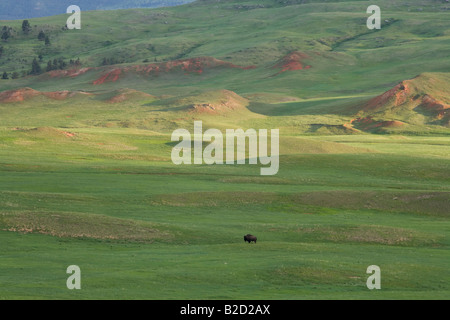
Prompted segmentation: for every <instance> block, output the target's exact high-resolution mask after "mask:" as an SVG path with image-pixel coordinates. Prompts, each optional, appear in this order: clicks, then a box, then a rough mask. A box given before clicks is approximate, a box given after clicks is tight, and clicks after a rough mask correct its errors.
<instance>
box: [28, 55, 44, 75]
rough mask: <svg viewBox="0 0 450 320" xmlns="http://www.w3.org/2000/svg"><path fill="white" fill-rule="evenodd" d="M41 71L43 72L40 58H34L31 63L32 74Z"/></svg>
mask: <svg viewBox="0 0 450 320" xmlns="http://www.w3.org/2000/svg"><path fill="white" fill-rule="evenodd" d="M41 73H42V68H41V65H40V64H39V62H38V60H37V59H36V58H34V59H33V62H32V64H31V72H30V74H33V75H38V74H41Z"/></svg>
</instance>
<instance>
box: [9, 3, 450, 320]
mask: <svg viewBox="0 0 450 320" xmlns="http://www.w3.org/2000/svg"><path fill="white" fill-rule="evenodd" d="M40 2H41V3H43V2H44V1H40ZM91 2H92V4H90V5H92V6H94V4H95V5H99V6H100V5H102V7H99V8H103V9H106V8H110V7H111V8H115V7H116V6H119V5H123V4H124V2H123V1H119V0H111V1H108V3H106V1H95V2H94V1H91ZM20 3H26V4H30V3H35V2H29V1H27V2H19V1H17V2H11V1H7V3H2V4H1V5H2V6H9V8H14V7H15V6H16V5H17V4H20ZM52 3H55V1H47V2H45V4H52ZM84 3H86V2H85V1H79V4H82V5H81V6H82V10H83V12H82V28H81V30H68V29H67V28H65V23H66V19H67V17H68V15H66V14H63V12H61V14H59V15H55V16H48V17H41V18H32V19H30V29H29V30H27V31H26V32H25V31H23V30H22V19H23V18H21V19H20V20H2V21H0V32H1V34H2V35H3V39H2V40H1V43H0V75H1V76H2V77H3V78H4V79H0V243H1V246H0V257H1V263H0V299H77V298H80V299H124V298H126V299H145V300H150V299H155V300H161V299H181V300H182V299H187V300H190V301H192V300H202V299H218V300H224V299H230V300H235V299H244V300H245V299H249V297H250V298H251V299H256V300H270V299H280V300H294V299H405V300H406V299H443V300H445V299H448V297H449V293H450V283H449V282H448V281H446V279H449V278H450V270H449V268H448V257H449V249H450V234H449V230H450V224H449V219H448V218H449V210H448V203H449V199H450V185H449V181H450V176H449V174H450V170H449V161H450V141H449V135H450V128H449V122H448V121H449V113H448V110H449V108H448V107H449V104H450V99H449V97H450V91H449V88H450V86H449V82H450V60H449V55H448V53H449V49H450V19H449V12H450V10H449V9H450V4H448V3H447V2H446V1H443V0H429V1H424V0H411V1H406V0H389V1H388V0H379V1H377V5H379V6H380V7H381V10H382V21H381V22H382V28H381V29H380V30H369V29H368V28H367V27H366V20H367V18H368V14H367V13H366V10H367V7H368V6H369V5H371V4H373V2H370V1H358V0H353V1H346V0H328V1H326V0H258V1H257V0H245V1H238V0H220V1H218V0H198V1H195V2H192V3H188V4H185V5H182V6H175V7H166V8H157V9H149V8H143V9H124V10H111V11H101V10H97V11H85V7H84ZM146 3H148V1H146V0H142V1H128V2H127V4H128V5H132V4H139V5H145V4H146ZM170 3H173V2H172V1H171V2H170ZM63 4H64V6H65V2H64V1H60V2H58V5H60V6H62V5H63ZM42 6H43V7H42V8H43V10H47V9H48V8H47V9H46V8H45V5H44V4H42ZM106 6H108V7H106ZM32 7H33V6H31V5H30V6H29V8H28V9H31V8H32ZM0 8H1V7H0ZM55 8H59V7H57V6H55ZM93 9H95V8H93ZM10 10H14V12H12V13H11V12H8V14H14V15H16V16H20V17H22V16H23V14H24V13H23V12H26V11H23V12H21V11H20V10H18V9H10ZM59 10H60V9H58V11H59ZM36 12H37V13H39V11H36ZM46 38H47V41H46V40H45V39H46ZM199 120H201V121H202V128H203V129H204V130H207V129H213V128H214V129H218V130H220V131H221V132H225V131H224V130H226V129H232V128H234V129H237V128H242V129H244V130H245V129H255V130H261V129H268V130H269V129H279V134H280V136H279V153H280V154H279V159H278V157H277V160H279V163H278V162H277V163H278V164H279V168H278V169H279V170H278V171H277V173H276V175H274V176H261V174H260V173H261V168H262V167H264V166H265V164H264V163H263V161H261V160H262V159H261V158H259V160H260V161H259V163H257V164H251V165H250V161H246V163H245V164H239V163H233V164H223V165H220V164H213V165H207V164H206V163H202V164H200V163H198V164H197V163H194V164H192V165H188V164H181V165H175V164H174V163H173V162H172V159H171V155H172V152H173V150H174V146H175V145H177V142H176V141H172V133H173V132H174V130H176V129H180V128H184V129H186V130H188V131H189V133H191V132H192V130H193V129H194V128H193V125H194V122H195V121H199ZM218 136H219V135H218ZM194 139H195V138H194ZM215 139H216V138H215ZM217 139H220V138H217ZM249 140H250V139H249ZM192 144H194V145H195V143H192ZM270 144H271V146H272V145H273V144H272V140H271V141H270ZM197 145H199V144H197ZM261 145H262V144H261V143H259V148H258V149H260V150H259V151H260V153H259V155H261V149H262V148H261ZM253 146H255V145H253ZM214 152H217V151H214ZM211 153H212V152H211ZM247 154H249V153H247ZM195 156H196V155H195V152H194V157H195ZM271 156H273V154H271ZM253 159H254V158H253ZM247 233H251V234H254V235H256V236H257V237H258V244H254V243H253V244H251V245H250V244H246V243H244V242H243V241H242V240H243V239H242V236H243V235H244V234H247ZM374 264H375V265H378V266H380V267H381V270H382V290H369V289H368V287H367V285H366V284H367V282H366V280H367V279H368V276H369V275H368V274H367V267H368V266H371V265H374ZM71 265H77V266H79V267H80V269H81V270H82V283H83V285H82V288H83V289H82V290H68V289H67V287H66V280H67V277H68V274H67V273H66V270H67V266H71ZM152 311H155V310H152ZM164 312H165V313H166V314H167V316H168V317H169V318H171V313H172V312H174V318H177V317H179V310H177V308H170V310H168V309H166V310H164ZM272 315H273V316H274V317H277V318H278V317H279V314H277V311H276V310H274V313H273V314H272ZM280 317H281V316H280Z"/></svg>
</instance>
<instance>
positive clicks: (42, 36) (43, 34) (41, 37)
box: [38, 30, 45, 41]
mask: <svg viewBox="0 0 450 320" xmlns="http://www.w3.org/2000/svg"><path fill="white" fill-rule="evenodd" d="M38 40H39V41H44V40H45V33H44V31H42V30H41V31H39V34H38Z"/></svg>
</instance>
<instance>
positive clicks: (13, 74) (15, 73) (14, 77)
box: [11, 71, 19, 79]
mask: <svg viewBox="0 0 450 320" xmlns="http://www.w3.org/2000/svg"><path fill="white" fill-rule="evenodd" d="M18 78H19V73H18V72H17V71H14V72H13V73H12V75H11V79H18Z"/></svg>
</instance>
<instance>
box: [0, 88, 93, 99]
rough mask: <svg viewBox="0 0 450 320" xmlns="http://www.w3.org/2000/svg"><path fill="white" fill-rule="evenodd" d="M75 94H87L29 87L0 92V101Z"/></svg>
mask: <svg viewBox="0 0 450 320" xmlns="http://www.w3.org/2000/svg"><path fill="white" fill-rule="evenodd" d="M77 94H87V93H83V92H74V91H67V90H66V91H53V92H41V91H37V90H34V89H31V88H20V89H15V90H7V91H3V92H0V103H11V102H22V101H26V100H29V99H32V98H34V97H39V96H41V97H42V96H44V97H47V98H50V99H53V100H65V99H67V98H68V97H73V96H75V95H77Z"/></svg>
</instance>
